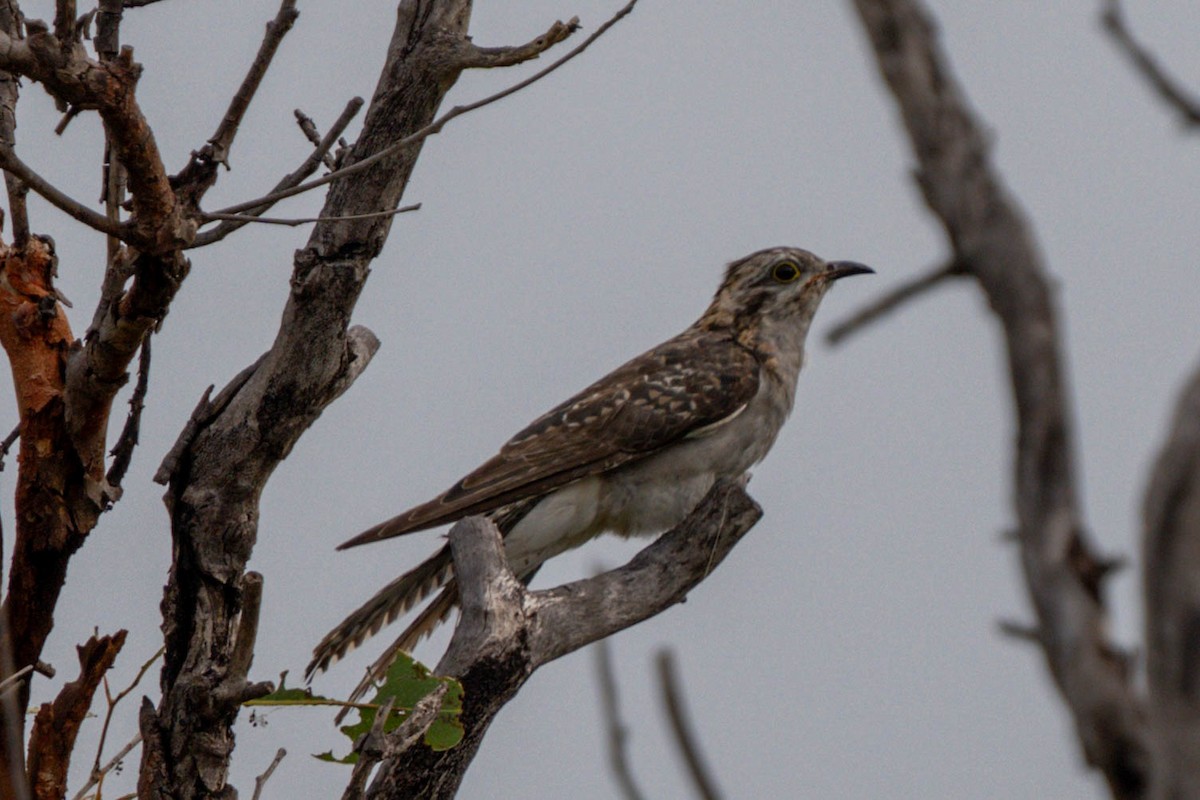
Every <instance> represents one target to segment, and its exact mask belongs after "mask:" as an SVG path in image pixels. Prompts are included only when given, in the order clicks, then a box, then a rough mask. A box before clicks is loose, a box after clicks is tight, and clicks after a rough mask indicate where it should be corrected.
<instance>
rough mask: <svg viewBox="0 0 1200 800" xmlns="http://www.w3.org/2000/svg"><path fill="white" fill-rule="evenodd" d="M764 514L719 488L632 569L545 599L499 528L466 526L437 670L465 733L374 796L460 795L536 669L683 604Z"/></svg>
mask: <svg viewBox="0 0 1200 800" xmlns="http://www.w3.org/2000/svg"><path fill="white" fill-rule="evenodd" d="M761 515H762V509H760V508H759V507H758V505H757V504H756V503H755V502H754V501H753V500H751V499H750V497H749V496H748V495H747V494H746V493H745V491H744V490H743V489H742V483H741V482H738V481H726V480H722V481H719V482H718V483H717V484H716V485H715V486H714V487H713V488H712V490H711V491H710V492H709V493H708V494H707V495H706V496H705V498H704V499H703V500H702V501H701V502H700V504H699V505H698V506H697V507H696V508H695V509H694V510H693V511H692V512H691V513H690V514H689V515H688V516H687V518H686V519H684V520H683V521H682V522H681V523H679V525H677V526H675V527H674V528H673V529H671V530H670V531H668V532H667V533H664V534H663V535H662V536H660V537H659V538H658V539H657V540H656V541H655V542H654V543H653V544H651V545H649V546H648V547H646V548H645V549H643V550H642V551H641V552H640V553H638V554H637V555H636V556H634V558H633V559H632V560H631V561H630V562H629V563H628V564H626V565H625V566H623V567H620V568H619V569H615V570H612V571H610V572H606V573H604V574H602V575H598V576H596V577H594V578H589V579H587V580H582V581H576V582H574V583H570V584H566V585H564V586H559V587H557V588H554V589H548V590H545V591H537V592H531V591H529V590H528V589H526V588H525V587H524V586H523V585H522V584H521V583H520V582H519V581H518V580H517V579H516V578H515V577H514V576H513V574H512V572H511V571H510V570H509V568H508V562H507V559H506V558H505V555H504V546H503V543H502V541H501V538H500V534H499V532H498V531H497V530H496V528H495V526H494V525H492V524H491V523H489V522H487V521H485V520H484V519H482V518H480V517H471V518H468V519H466V520H462V521H460V522H459V523H457V524H456V525H455V526H454V527H453V528H451V529H450V546H451V549H452V551H453V553H454V571H455V574H456V575H457V576H458V581H459V586H460V597H461V603H462V616H461V617H460V619H459V622H458V625H457V626H456V627H455V629H454V636H453V638H452V639H451V641H450V647H449V648H448V649H447V651H446V654H445V655H444V656H443V657H442V659H441V661H440V662H439V663H438V666H437V670H436V671H437V672H438V673H439V674H443V675H450V676H453V677H457V678H458V679H459V680H460V681H461V682H462V684H463V711H462V715H461V720H462V724H463V727H464V729H465V734H464V737H463V740H462V741H461V742H460V743H459V744H458V745H457V746H456V747H454V748H452V749H450V750H446V751H441V752H434V751H432V750H430V749H429V748H423V747H413V748H410V749H409V750H408V751H407V752H406V753H405V754H404V756H403V758H397V759H394V760H393V761H390V762H388V763H385V764H383V765H381V767H380V771H379V774H378V775H377V777H376V779H375V782H374V783H373V784H372V792H380V794H379V795H377V796H386V797H422V798H430V799H431V800H434V799H436V798H450V797H453V795H454V793H455V792H456V791H457V788H458V785H459V783H460V782H461V780H462V776H463V774H464V773H465V771H466V769H467V766H468V765H469V764H470V762H471V760H472V759H473V758H474V756H475V753H476V752H477V751H478V748H479V745H480V743H481V742H482V740H483V736H484V734H485V733H486V732H487V729H488V726H489V725H490V724H491V721H492V719H493V718H494V717H495V715H496V714H497V713H498V712H499V710H500V709H501V708H502V707H503V706H504V704H505V703H507V702H508V701H509V700H510V699H512V697H514V696H515V695H516V693H517V692H518V691H519V690H520V688H521V687H522V686H523V685H524V684H525V681H527V680H528V679H529V677H530V675H532V674H533V672H534V670H536V669H537V668H538V667H540V666H542V665H543V664H546V663H548V662H550V661H552V660H554V659H556V658H559V657H561V656H564V655H566V654H567V653H570V652H573V651H574V650H577V649H579V648H581V647H584V646H585V645H588V644H591V643H592V642H594V641H598V640H600V639H602V638H604V637H606V636H610V635H612V634H613V633H616V632H617V631H619V630H624V629H625V628H627V627H629V626H631V625H635V624H637V623H638V622H641V621H642V620H644V619H647V618H649V617H651V616H654V615H655V614H658V613H660V612H662V611H664V610H665V609H667V608H669V607H670V606H672V605H674V604H675V603H679V602H681V601H682V600H683V599H684V597H685V596H686V595H687V593H688V592H689V591H690V590H691V589H693V588H694V587H695V586H696V585H697V584H699V583H700V582H701V581H702V580H704V578H706V577H707V576H708V575H709V574H711V572H712V571H713V569H714V568H715V567H717V566H718V565H719V564H720V563H721V562H722V561H723V560H724V559H725V557H726V556H727V555H728V554H729V553H730V551H731V550H732V549H733V547H734V545H736V544H737V542H738V541H740V540H741V538H742V536H744V535H745V534H746V532H747V531H749V530H750V528H751V527H752V526H753V525H754V524H755V523H756V522H757V521H758V519H759V517H760V516H761ZM384 787H386V790H385V788H384Z"/></svg>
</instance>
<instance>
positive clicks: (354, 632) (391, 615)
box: [304, 545, 458, 680]
mask: <svg viewBox="0 0 1200 800" xmlns="http://www.w3.org/2000/svg"><path fill="white" fill-rule="evenodd" d="M453 575H454V564H453V562H452V561H451V558H450V547H449V545H446V546H444V547H442V549H441V550H439V551H437V552H436V553H435V554H434V555H432V556H431V557H429V558H427V559H426V560H425V561H423V562H421V563H420V564H419V565H417V566H416V567H414V568H413V569H411V570H409V571H408V572H406V573H404V574H403V575H401V576H400V577H399V578H396V579H395V580H394V581H392V582H391V583H389V584H388V585H387V586H385V587H383V588H382V589H380V590H379V591H378V592H376V593H375V596H373V597H372V598H371V599H370V600H368V601H367V602H366V603H364V604H363V605H362V607H361V608H359V609H358V610H357V611H355V612H354V613H352V614H350V616H348V617H346V618H345V619H344V620H342V622H341V624H339V625H338V626H337V627H335V628H334V629H333V630H331V631H330V632H329V633H328V634H326V635H325V638H324V639H322V640H321V642H320V644H318V645H317V646H316V647H315V648H313V658H312V661H310V662H309V664H308V667H307V668H305V670H304V674H305V677H306V678H308V679H310V680H311V678H312V677H313V675H315V674H316V673H317V672H323V671H324V670H326V669H328V668H329V667H330V665H332V664H333V663H334V662H336V661H338V660H339V659H341V658H343V657H345V655H346V654H347V653H349V652H350V651H351V650H353V649H354V648H356V647H358V646H359V645H361V644H362V643H363V642H365V641H366V640H367V639H368V638H370V637H372V636H374V635H375V634H376V633H379V630H380V629H381V628H382V627H383V626H384V625H387V624H389V623H391V622H394V621H395V620H396V618H397V617H399V616H400V615H401V614H403V613H404V612H406V611H408V610H409V609H410V608H412V607H413V606H415V605H416V604H417V603H420V602H421V601H422V600H424V599H425V598H426V597H428V596H429V595H430V594H431V593H433V591H434V590H436V589H438V588H440V587H442V586H445V585H446V584H447V583H448V582H449V581H450V580H451V579H452V578H453ZM454 597H455V598H457V597H458V593H457V591H455V593H454ZM422 616H424V615H422ZM418 619H419V618H418ZM430 627H432V626H430ZM402 638H403V637H402ZM389 663H390V662H389ZM386 670H387V667H386V666H385V667H384V671H386Z"/></svg>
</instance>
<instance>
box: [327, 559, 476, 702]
mask: <svg viewBox="0 0 1200 800" xmlns="http://www.w3.org/2000/svg"><path fill="white" fill-rule="evenodd" d="M457 605H458V581H457V580H455V579H454V577H453V576H451V577H450V579H449V580H447V581H446V584H445V585H444V586H443V587H442V591H441V592H439V593H438V596H437V597H435V598H434V599H433V602H432V603H430V604H429V605H427V606H425V608H423V609H421V613H420V614H418V615H417V618H416V619H414V620H413V621H412V622H411V623H410V624H409V626H408V627H407V628H405V629H404V633H402V634H400V637H399V638H398V639H396V641H394V642H392V643H391V644H390V645H389V646H388V648H387V649H386V650H384V651H383V653H382V654H380V656H379V658H377V659H375V661H374V662H373V663H372V664H371V666H369V667H367V674H366V675H364V676H363V679H362V680H361V681H359V682H358V685H357V686H355V687H354V691H353V692H351V693H350V697H349V698H348V700H347V702H349V703H357V702H358V701H359V700H361V699H362V697H363V695H365V694H366V693H367V692H369V691H370V690H371V688H372V687H374V686H375V685H376V684H377V683H379V682H380V681H382V680H383V678H384V676H385V675H387V671H388V669H390V668H391V666H392V662H393V661H395V660H396V656H397V655H399V654H400V653H402V652H403V653H411V652H412V649H413V648H414V647H416V646H417V642H419V641H421V640H422V639H424V638H425V637H426V636H428V635H429V634H431V633H433V629H434V628H436V627H437V626H438V625H440V624H442V623H443V622H445V621H446V617H448V616H450V612H451V611H453V610H454V607H455V606H457ZM349 711H350V706H348V705H347V706H344V707H343V708H342V710H341V711H339V712H338V715H337V721H338V722H341V721H342V718H343V717H345V716H346V714H347V713H348V712H349Z"/></svg>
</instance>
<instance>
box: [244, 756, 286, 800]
mask: <svg viewBox="0 0 1200 800" xmlns="http://www.w3.org/2000/svg"><path fill="white" fill-rule="evenodd" d="M286 755H287V750H284V749H283V748H282V747H281V748H279V749H278V750H276V751H275V757H274V758H273V759H271V763H270V765H268V766H267V768H266V770H264V771H263V774H262V775H259V776H258V777H257V778H255V779H254V794H253V795H251V796H250V800H259V798H260V797H262V790H263V787H264V786H266V785H267V781H269V780H270V779H271V774H272V773H274V772H275V768H276V767H278V766H279V762H280V761H283V758H284V756H286Z"/></svg>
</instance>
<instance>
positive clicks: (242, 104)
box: [175, 0, 300, 202]
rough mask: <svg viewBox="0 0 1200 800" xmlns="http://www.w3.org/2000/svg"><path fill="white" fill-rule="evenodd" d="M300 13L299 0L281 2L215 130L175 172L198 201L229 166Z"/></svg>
mask: <svg viewBox="0 0 1200 800" xmlns="http://www.w3.org/2000/svg"><path fill="white" fill-rule="evenodd" d="M299 15H300V12H298V11H297V10H296V0H282V1H281V2H280V4H279V11H278V12H277V13H276V14H275V18H274V19H272V20H271V21H270V22H268V23H267V25H266V32H265V33H264V34H263V40H262V43H261V44H259V47H258V52H257V53H256V54H255V56H254V60H253V61H252V62H251V63H250V68H249V69H248V70H247V71H246V76H245V77H244V78H242V83H241V85H240V86H238V89H237V91H236V92H235V93H234V95H233V97H232V99H230V101H229V106H228V107H227V108H226V109H225V114H224V116H222V117H221V122H220V123H219V124H218V125H217V129H216V131H215V132H214V133H213V135H212V136H210V137H209V139H208V141H207V142H206V143H205V145H204V146H203V147H201V148H200V149H199V150H196V151H193V152H192V157H191V160H190V161H188V163H187V166H185V167H184V168H183V169H182V170H181V171H180V173H179V175H178V176H176V179H175V181H176V184H177V185H178V186H180V187H186V188H185V194H187V195H191V199H192V200H193V201H194V202H198V201H199V197H200V195H202V194H203V193H204V192H205V191H207V190H208V188H209V187H210V186H212V184H213V182H214V181H215V180H216V168H217V165H219V164H223V165H225V166H226V167H228V166H229V164H228V159H229V150H230V148H231V147H232V146H233V140H234V137H236V136H237V133H238V129H239V128H240V127H241V124H242V120H243V119H244V118H245V116H246V111H247V110H248V109H249V108H250V102H251V101H252V100H253V99H254V95H255V94H256V93H257V92H258V87H259V86H260V85H261V84H262V80H263V78H264V77H265V76H266V74H267V69H268V68H269V67H270V66H271V61H272V60H273V59H274V57H275V53H276V52H277V51H278V50H279V45H280V43H281V42H282V41H283V37H284V36H286V35H287V33H288V31H290V30H291V29H292V25H293V24H294V23H295V21H296V17H298V16H299Z"/></svg>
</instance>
